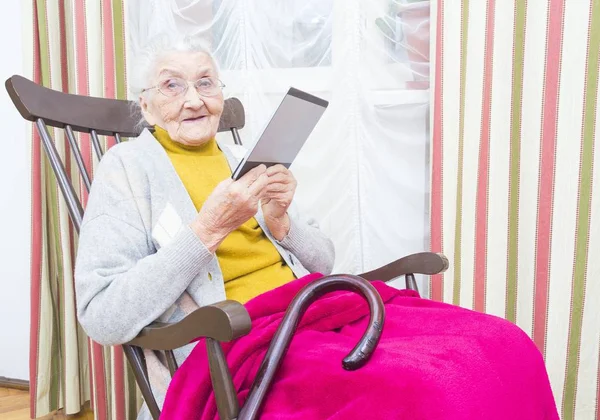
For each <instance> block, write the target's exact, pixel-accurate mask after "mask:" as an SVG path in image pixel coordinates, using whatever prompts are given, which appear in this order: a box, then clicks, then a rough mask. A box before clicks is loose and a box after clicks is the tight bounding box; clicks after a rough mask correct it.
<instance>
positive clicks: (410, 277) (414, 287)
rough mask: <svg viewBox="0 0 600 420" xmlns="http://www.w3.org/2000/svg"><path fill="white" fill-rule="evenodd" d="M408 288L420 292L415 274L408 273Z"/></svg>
mask: <svg viewBox="0 0 600 420" xmlns="http://www.w3.org/2000/svg"><path fill="white" fill-rule="evenodd" d="M405 278H406V288H407V289H409V290H414V291H415V292H419V288H418V287H417V281H416V280H415V275H414V274H407V275H406V277H405Z"/></svg>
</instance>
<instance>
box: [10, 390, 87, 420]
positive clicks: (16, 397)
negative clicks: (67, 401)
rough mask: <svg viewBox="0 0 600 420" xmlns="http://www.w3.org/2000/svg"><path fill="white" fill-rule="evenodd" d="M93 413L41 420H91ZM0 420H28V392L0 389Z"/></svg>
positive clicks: (56, 415)
mask: <svg viewBox="0 0 600 420" xmlns="http://www.w3.org/2000/svg"><path fill="white" fill-rule="evenodd" d="M93 418H94V413H92V412H91V411H88V412H87V413H83V414H78V415H74V416H66V415H64V414H61V413H55V414H50V415H48V416H45V417H41V418H40V419H41V420H64V419H69V420H76V419H78V420H93ZM0 420H29V392H28V391H20V390H18V389H8V388H0Z"/></svg>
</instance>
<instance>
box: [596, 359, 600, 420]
mask: <svg viewBox="0 0 600 420" xmlns="http://www.w3.org/2000/svg"><path fill="white" fill-rule="evenodd" d="M596 420H600V354H598V382H596Z"/></svg>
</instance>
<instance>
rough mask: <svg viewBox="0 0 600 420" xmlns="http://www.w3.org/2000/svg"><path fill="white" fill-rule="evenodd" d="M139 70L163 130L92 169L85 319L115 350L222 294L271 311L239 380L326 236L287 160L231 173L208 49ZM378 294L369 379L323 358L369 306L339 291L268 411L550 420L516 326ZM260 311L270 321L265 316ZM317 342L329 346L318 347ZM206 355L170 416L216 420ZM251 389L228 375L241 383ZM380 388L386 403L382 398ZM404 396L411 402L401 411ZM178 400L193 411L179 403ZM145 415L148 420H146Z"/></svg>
mask: <svg viewBox="0 0 600 420" xmlns="http://www.w3.org/2000/svg"><path fill="white" fill-rule="evenodd" d="M143 63H145V64H143V65H141V66H140V67H138V70H139V72H140V74H139V75H137V76H136V77H134V80H133V81H134V84H136V83H137V84H140V86H139V89H138V92H139V105H140V107H141V111H142V114H143V117H144V119H145V121H146V122H147V123H148V124H150V125H151V126H153V127H154V131H153V133H151V132H150V131H148V130H144V131H143V132H142V134H141V135H140V136H139V138H137V139H135V140H132V141H130V142H127V143H123V144H120V145H118V146H116V147H113V148H112V149H111V150H110V151H108V152H107V153H106V155H105V157H104V158H103V159H102V162H101V164H100V166H99V169H98V171H97V173H96V176H95V180H94V184H93V187H92V191H91V194H90V197H89V201H88V204H87V210H86V213H85V218H84V221H83V225H82V228H81V235H80V240H79V250H78V256H77V264H76V273H75V281H76V292H77V307H78V316H79V321H80V323H81V325H82V326H83V328H84V329H85V331H86V332H87V333H88V335H89V336H90V337H91V338H92V339H94V340H96V341H98V342H100V343H102V344H107V345H111V344H121V343H125V342H127V341H129V340H131V339H133V338H134V337H135V336H136V335H137V334H138V333H139V331H140V330H141V329H142V328H143V327H145V326H146V325H148V324H150V323H151V322H153V321H156V320H161V321H177V320H180V319H182V318H183V317H184V316H185V315H186V314H187V313H190V312H191V311H193V310H194V309H195V308H198V307H199V306H203V305H207V304H211V303H214V302H217V301H221V300H224V299H234V300H237V301H240V302H247V301H249V300H252V301H251V302H249V303H248V305H247V307H248V310H249V312H250V314H251V316H252V317H253V321H256V319H257V318H258V317H260V316H262V317H263V318H261V321H260V322H259V323H258V324H256V325H260V326H262V328H263V329H264V331H263V332H264V333H263V332H261V329H260V328H254V329H253V330H252V332H251V333H250V335H249V336H247V337H243V338H242V339H240V340H238V341H237V342H236V343H234V348H236V349H237V350H236V351H237V353H235V352H234V353H235V354H237V355H238V356H237V359H235V357H234V359H232V360H230V361H229V362H230V363H233V364H234V365H233V369H234V374H235V375H238V374H239V375H248V374H249V373H248V372H256V369H257V366H256V364H257V360H259V358H258V357H257V354H256V353H255V352H256V351H258V352H259V353H260V351H263V353H264V345H255V343H256V342H257V341H253V340H258V341H260V340H264V338H265V337H267V336H268V334H272V333H273V328H272V327H271V325H272V324H277V323H278V321H277V320H278V319H280V315H279V313H278V312H277V311H279V312H281V311H284V310H285V308H286V307H287V303H289V300H290V296H293V294H294V293H295V291H296V290H297V289H298V288H299V287H300V286H301V285H302V282H305V283H306V282H308V281H310V280H311V279H312V277H307V278H306V279H304V280H297V281H295V282H294V283H292V284H287V283H290V282H292V280H294V279H297V278H300V277H303V276H306V275H307V274H309V273H316V272H319V273H324V274H328V273H330V272H331V269H332V265H333V261H334V250H333V246H332V242H331V241H330V240H329V239H328V238H327V237H326V236H325V235H324V234H323V233H322V232H321V231H320V230H319V228H318V226H317V224H316V223H315V221H314V220H310V219H308V220H306V219H303V218H301V217H300V216H299V215H298V214H297V213H296V212H295V211H294V209H293V198H294V192H295V188H296V180H295V179H294V176H293V175H292V173H291V172H290V171H289V170H287V169H286V168H284V167H283V166H280V165H279V166H272V167H270V168H268V169H267V168H265V167H264V166H259V167H257V168H254V169H253V170H252V171H250V172H248V173H247V174H246V175H245V176H243V177H242V178H240V179H239V180H237V181H233V180H232V179H231V173H232V168H235V166H236V165H237V161H236V159H235V158H234V157H233V155H232V153H231V151H230V150H229V148H228V146H226V145H224V144H219V143H218V142H217V141H216V140H215V135H216V132H217V128H218V125H219V118H220V116H221V113H222V112H223V103H224V99H223V92H222V90H221V87H222V84H221V82H220V81H219V74H218V71H217V67H216V65H215V62H214V60H213V59H212V57H211V55H210V54H209V53H208V52H207V51H206V50H205V49H204V48H202V47H201V46H200V45H199V44H197V43H195V42H193V41H190V40H189V39H185V40H183V41H178V42H176V43H171V42H169V40H168V38H165V39H162V40H159V41H158V42H157V43H155V44H153V46H152V48H150V49H149V50H148V52H147V53H146V54H145V55H144V60H143ZM284 285H285V286H284ZM279 286H284V287H279ZM377 288H378V290H379V292H380V294H381V296H382V299H383V300H384V301H385V303H386V312H387V320H386V324H385V325H386V327H385V329H384V333H383V335H382V338H381V342H380V344H379V347H378V349H377V352H376V355H375V356H374V358H373V359H372V360H371V362H370V363H369V364H368V365H367V366H366V367H365V368H364V370H361V371H359V372H364V373H363V374H362V375H363V376H356V375H358V374H357V373H352V375H354V376H348V373H347V372H344V371H343V370H342V369H341V367H339V366H338V364H339V363H338V362H337V356H335V357H330V356H331V354H335V355H337V353H338V351H337V350H336V349H337V348H336V347H335V345H334V342H340V343H342V347H345V346H347V344H348V341H349V340H350V341H353V340H354V338H353V337H354V336H356V334H358V333H360V331H362V330H364V326H362V327H361V325H363V324H361V323H362V322H366V321H364V318H365V316H364V314H361V311H363V310H364V308H363V309H361V308H362V307H361V306H360V302H358V301H354V300H352V298H351V297H348V296H346V295H343V296H341V297H340V296H334V297H332V298H331V300H330V301H328V303H327V304H328V305H330V306H329V307H327V309H326V310H323V309H322V308H321V309H320V312H319V311H316V312H315V311H313V312H311V313H307V314H306V317H305V318H306V319H309V320H311V319H312V320H313V321H314V322H313V321H307V322H309V323H311V322H312V323H311V324H310V325H311V326H312V327H311V328H313V330H312V331H308V332H306V327H302V328H304V330H302V331H299V335H300V336H298V335H297V336H296V337H295V338H294V345H293V346H292V347H291V348H290V349H289V351H288V354H287V356H286V359H285V360H284V365H283V366H282V371H285V372H287V376H285V378H284V379H283V380H281V381H280V382H278V383H276V384H274V386H273V390H272V396H271V397H270V399H269V400H268V401H269V402H268V403H267V406H266V407H265V410H267V411H269V410H271V413H272V415H273V416H274V417H276V418H279V416H280V415H284V413H282V410H286V414H285V415H286V418H302V419H307V418H315V419H320V418H329V417H335V418H384V417H385V418H398V416H399V417H402V418H403V416H405V415H406V416H410V417H411V418H413V417H414V418H436V419H437V418H445V419H469V418H484V417H485V418H489V419H491V418H511V419H517V418H527V419H531V418H540V419H542V418H547V419H555V418H557V415H556V408H555V405H554V401H553V398H552V394H551V391H550V387H549V385H548V378H547V375H546V372H545V369H544V366H543V360H542V358H541V356H540V354H539V352H538V351H537V349H536V348H535V346H534V345H533V343H532V342H531V340H530V339H529V338H528V337H527V336H526V335H525V334H524V333H523V332H522V331H520V330H519V329H518V328H516V327H514V326H512V325H511V324H509V323H508V322H506V321H504V320H499V319H496V318H493V317H490V316H487V315H483V314H476V313H473V312H470V311H466V310H464V309H461V308H457V307H453V306H450V305H444V304H441V303H437V302H431V301H428V300H424V299H418V297H416V296H415V295H414V294H411V292H407V293H404V294H402V293H400V292H399V291H395V289H391V288H389V287H387V286H385V285H382V284H378V285H377ZM292 292H293V293H292ZM286 294H287V295H286ZM259 295H260V296H259ZM288 295H289V296H288ZM285 296H287V297H285ZM255 297H257V298H256V299H253V298H255ZM261 299H262V300H261ZM265 302H267V303H266V304H265V305H264V306H267V307H269V309H270V310H272V311H275V312H274V313H273V314H267V313H264V311H262V308H260V304H263V303H265ZM278 307H279V309H277V308H278ZM257 308H258V309H257ZM261 311H262V312H263V313H262V315H261ZM265 317H266V318H265ZM269 317H270V318H269ZM311 317H312V318H311ZM367 318H368V317H367ZM409 319H410V320H411V321H410V322H409V321H407V320H409ZM319 322H321V323H324V324H319ZM325 324H326V327H324V326H323V325H325ZM256 325H255V326H256ZM303 331H304V332H303ZM319 334H325V335H326V338H324V340H327V342H328V343H329V344H328V345H327V346H326V347H324V349H319V350H317V349H316V348H315V346H314V341H315V340H317V339H318V337H319ZM307 337H308V338H307ZM244 340H245V341H244ZM336 340H337V341H336ZM503 340H506V341H508V342H509V343H510V346H506V345H503V344H502V343H503V342H504V341H503ZM354 342H355V341H354ZM303 345H306V346H307V347H306V348H304V347H302V346H303ZM235 346H237V347H235ZM202 349H203V347H202V346H197V347H196V348H194V346H193V345H188V346H186V347H185V348H182V349H179V350H177V351H176V352H175V355H176V358H177V361H178V362H179V364H180V366H181V364H182V362H183V361H184V359H186V358H187V363H186V364H184V365H182V366H181V368H180V370H179V372H178V375H177V376H176V377H175V379H174V382H173V384H172V385H171V389H174V391H171V392H169V394H168V396H167V397H168V398H167V401H166V403H165V409H166V410H167V411H166V413H165V412H163V415H164V416H165V417H166V418H177V419H179V418H186V419H188V418H194V417H199V416H200V411H201V410H205V409H207V410H208V412H205V413H204V414H203V415H206V416H207V417H208V418H213V417H214V413H213V414H211V412H210V410H211V408H210V404H208V403H206V402H207V401H210V398H209V395H210V392H211V390H210V387H208V388H206V387H207V386H209V385H207V384H210V379H209V378H208V377H207V375H208V374H207V372H206V363H205V360H204V359H203V357H204V356H203V355H202V354H201V353H198V352H199V351H201V350H202ZM261 349H262V350H261ZM327 349H329V350H327ZM192 350H193V351H194V353H193V354H192V356H193V357H192V356H189V355H190V352H191V351H192ZM327 351H329V353H327ZM242 354H243V355H244V356H243V357H242V356H240V355H242ZM326 354H327V356H325V355H326ZM188 356H189V357H188ZM232 357H233V356H232ZM334 359H335V360H334ZM334 361H335V367H334V366H333V365H331V363H333V362H334ZM146 362H147V365H148V370H149V374H150V378H151V384H152V388H153V391H154V392H155V394H156V396H157V401H158V403H159V405H161V406H162V404H163V401H164V398H165V395H166V390H167V385H168V384H169V381H170V376H169V374H168V371H167V369H166V368H165V366H164V364H163V363H162V361H161V360H160V359H159V356H158V355H156V354H154V353H152V352H146ZM236 363H237V365H236ZM244 363H247V364H250V366H249V367H248V366H246V365H244ZM285 363H289V365H288V366H287V367H286V365H285ZM195 366H196V367H195ZM298 366H302V369H298ZM309 366H312V369H313V370H312V371H310V372H311V375H310V377H308V376H306V375H307V374H308V372H309V371H307V370H306V369H307V367H309ZM319 366H321V368H319ZM190 371H191V374H188V373H189V372H190ZM322 372H327V375H321V373H322ZM400 372H401V374H399V373H400ZM202 375H204V376H203V377H202ZM290 375H292V376H290ZM293 375H296V376H293ZM303 375H304V376H303ZM201 377H202V378H201ZM199 378H201V379H202V380H200V379H199ZM248 379H249V380H250V381H251V378H245V379H244V378H241V377H239V376H236V379H235V380H236V381H237V382H236V383H239V384H245V385H244V386H246V387H247V386H248V383H249V381H248ZM307 381H310V382H312V385H311V386H310V387H309V386H307V385H308V383H307ZM381 383H385V384H386V388H387V389H388V393H390V395H387V394H386V393H385V392H382V390H377V391H375V392H373V391H374V390H375V389H377V388H378V385H379V384H381ZM519 384H521V386H522V387H523V388H522V389H527V390H529V392H530V393H529V394H527V393H523V392H522V391H521V390H520V389H521V388H519ZM448 385H449V386H448ZM203 387H204V388H203ZM332 387H333V388H335V389H336V390H338V391H340V392H339V394H340V395H343V394H344V392H346V393H350V392H353V391H354V390H356V389H362V391H360V393H359V395H355V398H358V397H359V396H360V398H362V399H361V400H359V399H355V400H348V399H339V398H338V399H335V398H333V399H327V400H323V401H322V402H321V403H319V404H315V403H314V402H315V401H319V400H322V399H321V398H319V396H322V394H323V393H327V392H329V391H330V389H331V388H332ZM344 387H346V388H347V389H346V388H344ZM357 387H358V388H357ZM360 387H362V388H360ZM344 389H346V391H344ZM532 390H533V391H532ZM203 392H204V393H203ZM207 392H208V394H207ZM395 392H399V393H400V394H401V395H404V396H406V398H407V399H406V403H403V404H398V403H397V401H396V402H394V401H395V400H394V396H393V394H394V393H395ZM531 392H533V393H531ZM311 393H312V394H311ZM183 394H185V395H187V397H186V398H185V399H184V401H185V402H186V403H187V404H180V402H179V401H178V400H177V398H178V396H180V395H183ZM290 395H293V396H294V398H289V396H290ZM311 395H312V397H311ZM465 395H468V396H469V398H465V397H464V396H465ZM173 398H175V400H173ZM173 401H175V402H173ZM282 401H283V403H281V402H282ZM305 401H309V402H310V401H312V403H308V404H307V403H305ZM269 403H271V405H270V406H269ZM280 403H281V404H280ZM194 404H195V405H194ZM273 404H274V405H273ZM277 404H280V405H277ZM311 404H312V405H311ZM309 406H310V407H309ZM207 407H208V408H207ZM213 408H214V401H213ZM178 410H188V411H186V412H185V414H182V412H181V411H178ZM311 410H312V411H311ZM319 410H320V411H319ZM273 413H275V414H273ZM493 413H495V414H494V415H497V416H498V417H493V416H492V414H493ZM139 418H149V415H148V413H147V411H142V412H141V413H140V417H139ZM271 418H272V417H271Z"/></svg>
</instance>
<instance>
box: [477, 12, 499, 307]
mask: <svg viewBox="0 0 600 420" xmlns="http://www.w3.org/2000/svg"><path fill="white" fill-rule="evenodd" d="M487 7H488V10H487V24H486V30H485V31H486V40H485V63H484V69H483V104H482V109H481V140H480V143H479V169H478V172H477V204H476V212H475V290H474V296H473V307H474V309H475V310H476V311H479V312H484V311H485V291H486V287H485V278H486V272H485V271H486V266H487V239H488V229H487V216H488V188H489V169H490V159H489V156H490V120H491V113H492V72H493V60H492V58H493V56H494V13H495V9H496V7H495V0H489V2H488V6H487Z"/></svg>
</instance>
